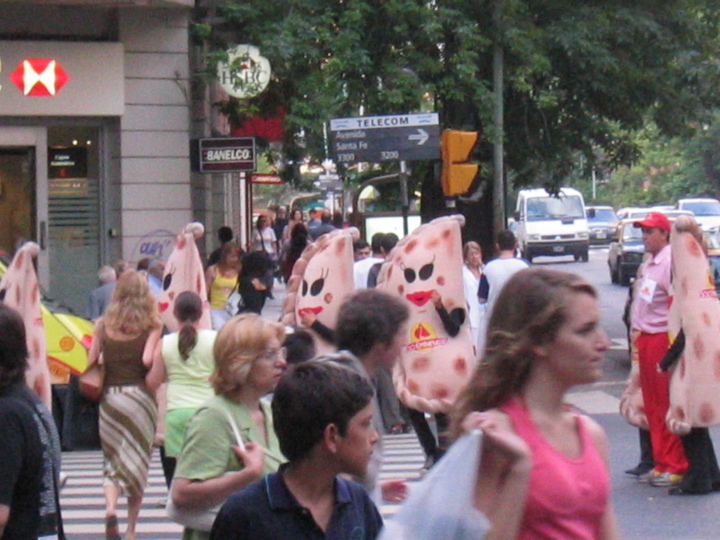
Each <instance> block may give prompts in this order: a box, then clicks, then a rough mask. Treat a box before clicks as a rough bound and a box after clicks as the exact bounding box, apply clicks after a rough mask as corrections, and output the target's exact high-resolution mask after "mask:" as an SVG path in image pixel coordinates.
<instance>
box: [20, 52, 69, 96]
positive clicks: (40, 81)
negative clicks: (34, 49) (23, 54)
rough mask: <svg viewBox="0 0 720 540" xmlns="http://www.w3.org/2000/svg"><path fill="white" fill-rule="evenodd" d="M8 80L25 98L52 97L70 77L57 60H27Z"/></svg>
mask: <svg viewBox="0 0 720 540" xmlns="http://www.w3.org/2000/svg"><path fill="white" fill-rule="evenodd" d="M10 80H11V81H12V82H13V83H15V86H17V87H18V88H19V89H20V91H21V92H22V93H23V94H24V95H26V96H54V95H56V94H57V93H58V92H59V91H60V89H61V88H62V87H63V86H65V84H66V83H67V82H68V81H69V80H70V76H69V75H68V74H67V73H66V72H65V70H64V69H63V68H62V66H61V65H60V62H58V61H57V60H52V59H49V58H28V59H27V60H23V61H22V62H21V63H20V65H19V66H18V67H17V68H16V69H15V71H13V72H12V73H11V74H10Z"/></svg>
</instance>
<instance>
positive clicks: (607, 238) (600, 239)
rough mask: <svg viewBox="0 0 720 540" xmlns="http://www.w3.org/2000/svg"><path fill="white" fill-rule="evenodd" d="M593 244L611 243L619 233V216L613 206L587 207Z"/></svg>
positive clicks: (586, 211)
mask: <svg viewBox="0 0 720 540" xmlns="http://www.w3.org/2000/svg"><path fill="white" fill-rule="evenodd" d="M585 213H586V214H587V220H588V228H589V229H590V243H591V244H609V243H610V242H611V241H612V240H613V239H614V238H616V235H617V226H618V218H617V215H616V214H615V209H614V208H613V207H612V206H588V207H586V208H585Z"/></svg>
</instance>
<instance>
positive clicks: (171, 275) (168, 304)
mask: <svg viewBox="0 0 720 540" xmlns="http://www.w3.org/2000/svg"><path fill="white" fill-rule="evenodd" d="M204 233H205V227H204V226H203V224H202V223H189V224H187V225H186V226H185V227H184V228H183V230H182V231H181V232H180V234H178V236H177V239H176V240H175V247H174V248H173V250H172V253H170V256H169V257H168V260H167V263H166V264H165V272H164V273H163V284H162V291H161V292H160V295H159V296H158V309H159V311H160V317H161V318H162V321H163V323H164V324H165V326H166V327H167V328H168V330H170V331H171V332H177V331H178V329H179V325H178V322H177V320H176V319H175V316H174V315H173V307H174V306H175V298H177V295H178V294H180V293H181V292H185V291H192V292H194V293H197V294H198V296H200V298H201V299H202V301H203V313H202V317H201V318H200V328H202V329H210V328H211V326H212V325H211V322H210V306H209V304H208V296H207V288H206V285H205V274H204V272H203V263H202V260H201V259H200V253H199V252H198V248H197V245H196V244H195V240H196V239H197V238H200V237H201V236H202V235H203V234H204Z"/></svg>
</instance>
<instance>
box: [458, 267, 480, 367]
mask: <svg viewBox="0 0 720 540" xmlns="http://www.w3.org/2000/svg"><path fill="white" fill-rule="evenodd" d="M462 271H463V292H464V294H465V301H466V302H467V306H468V322H469V323H470V334H471V336H472V340H473V343H474V344H475V346H476V347H477V348H478V354H479V353H480V351H481V348H482V346H483V345H484V343H480V337H481V336H480V328H481V327H482V326H483V318H484V317H483V315H484V313H485V305H484V304H481V303H480V300H479V299H478V288H479V287H480V280H479V279H478V278H476V277H475V274H473V273H472V271H471V270H470V269H469V268H468V267H467V265H465V264H463V269H462ZM483 341H484V340H483Z"/></svg>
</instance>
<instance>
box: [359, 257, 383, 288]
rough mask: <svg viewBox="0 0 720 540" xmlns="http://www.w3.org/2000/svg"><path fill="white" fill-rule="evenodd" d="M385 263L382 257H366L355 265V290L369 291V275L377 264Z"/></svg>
mask: <svg viewBox="0 0 720 540" xmlns="http://www.w3.org/2000/svg"><path fill="white" fill-rule="evenodd" d="M383 261H385V259H383V258H382V257H365V258H364V259H360V260H359V261H355V262H354V263H353V278H354V280H355V290H360V289H367V281H368V274H369V273H370V269H371V268H372V267H373V266H375V265H376V264H377V263H381V262H383Z"/></svg>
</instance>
